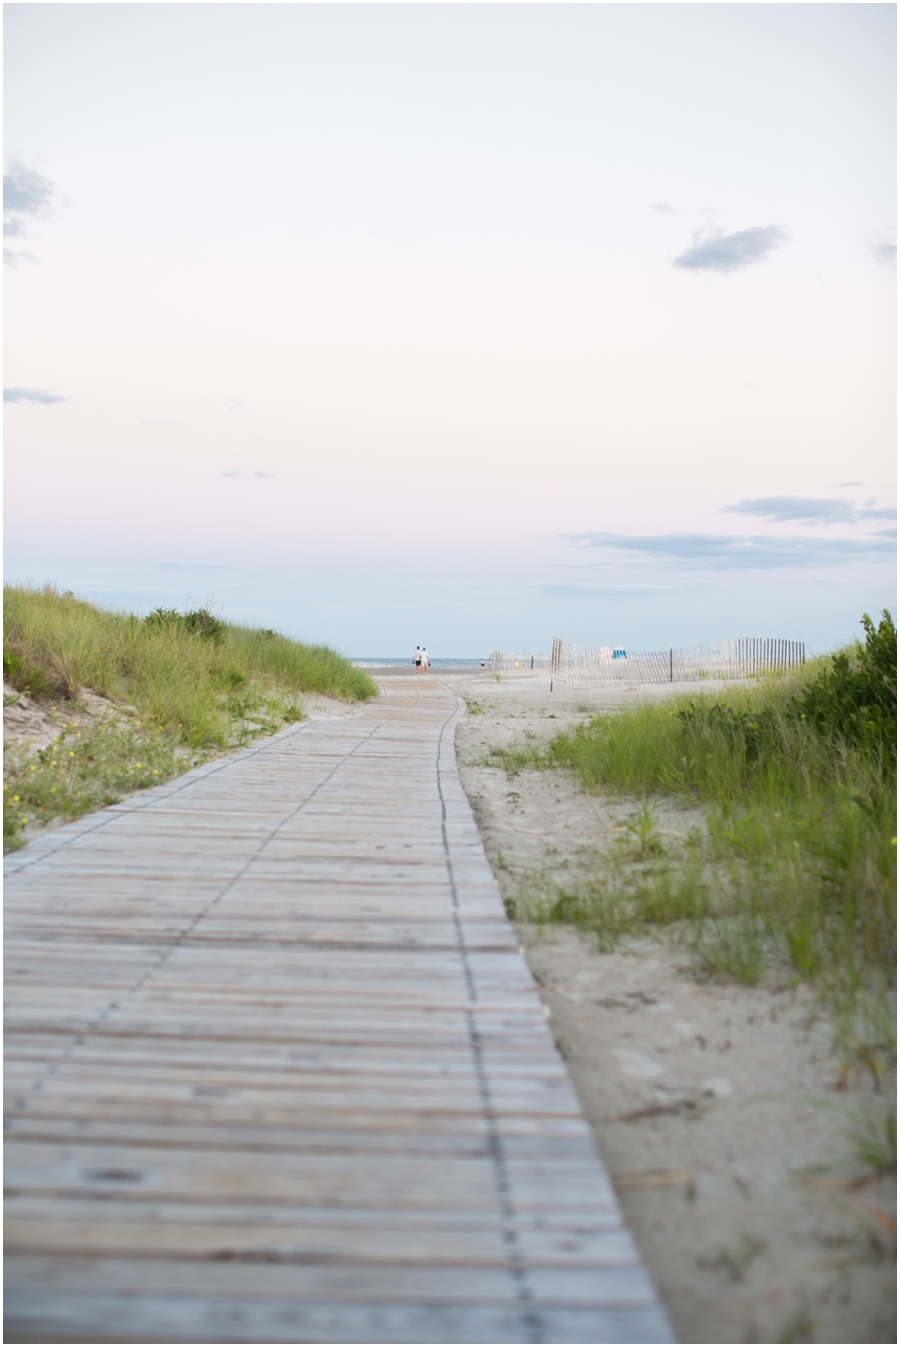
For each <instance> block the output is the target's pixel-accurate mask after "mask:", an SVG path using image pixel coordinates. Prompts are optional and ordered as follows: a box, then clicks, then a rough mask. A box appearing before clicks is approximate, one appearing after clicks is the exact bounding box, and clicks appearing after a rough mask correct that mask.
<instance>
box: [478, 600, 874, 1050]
mask: <svg viewBox="0 0 900 1347" xmlns="http://www.w3.org/2000/svg"><path fill="white" fill-rule="evenodd" d="M863 621H864V624H865V627H866V638H865V642H864V643H857V644H856V645H854V646H853V647H850V648H848V649H847V650H844V651H842V652H840V653H839V654H837V655H835V656H831V657H829V658H826V659H822V660H818V661H813V662H811V663H810V664H808V665H807V666H806V667H805V669H804V670H802V671H801V672H799V673H798V674H796V675H794V676H789V677H784V678H772V677H768V678H762V679H759V680H755V681H754V682H752V683H747V684H744V685H739V686H734V687H731V688H729V689H728V691H727V692H724V693H717V694H697V693H691V694H686V695H682V696H678V697H674V698H672V699H671V700H668V701H665V702H643V703H638V704H637V705H635V706H632V707H629V708H627V709H624V710H622V711H620V712H618V713H615V714H603V715H596V716H593V717H592V718H590V719H588V720H586V721H585V722H584V723H583V724H581V725H579V726H577V727H576V728H575V729H573V730H571V731H569V732H567V733H562V734H560V735H558V736H557V737H556V738H555V739H553V740H552V742H551V743H550V744H549V746H547V747H546V748H541V747H539V746H537V745H533V744H530V743H520V744H516V745H514V746H513V747H512V748H510V749H508V750H497V751H494V752H493V753H491V754H490V755H488V759H487V761H489V762H492V763H494V764H496V765H498V766H505V767H506V768H507V770H508V771H510V772H516V771H518V770H521V769H522V768H526V767H538V768H557V769H563V770H566V771H568V772H570V773H572V775H573V776H574V777H575V779H576V780H577V781H578V783H579V784H580V785H581V786H582V788H583V789H584V790H586V791H589V792H594V793H604V794H607V795H610V794H612V795H613V796H615V795H619V796H622V797H626V798H627V800H628V801H629V808H630V809H631V818H630V820H629V822H628V824H627V827H626V829H625V830H624V833H623V835H622V837H621V838H620V840H619V841H618V842H615V843H613V844H612V845H611V846H608V847H606V848H605V850H604V849H602V848H601V849H600V851H599V852H598V858H597V860H596V862H595V863H594V864H593V865H592V866H588V867H587V868H585V869H583V870H581V871H580V872H579V873H578V874H577V875H576V876H574V877H573V880H572V882H571V883H566V884H564V885H560V884H559V883H558V882H550V883H542V882H541V881H540V877H539V876H538V877H532V879H531V881H530V882H529V883H528V884H526V885H525V886H524V888H523V891H522V897H521V901H520V902H519V904H518V910H519V912H520V914H521V915H523V916H528V917H531V918H532V919H536V920H539V921H565V922H569V923H572V924H574V925H576V926H578V927H580V928H582V929H583V930H585V931H588V932H590V933H592V935H593V936H594V937H595V938H596V939H597V940H598V941H599V942H600V944H601V946H605V947H607V948H608V947H610V946H611V945H612V944H614V943H615V941H616V940H618V939H619V938H620V937H621V936H622V935H625V934H628V933H634V932H639V931H648V930H650V929H652V928H654V927H656V928H658V927H660V926H667V927H669V929H670V932H671V933H674V934H676V935H677V936H678V937H679V938H681V939H683V940H684V941H685V942H686V943H687V945H688V946H689V948H690V949H691V952H692V955H693V959H694V962H695V966H696V968H697V971H698V973H700V974H701V975H703V976H718V977H723V978H728V979H733V980H739V981H744V982H748V983H754V982H757V981H760V980H762V979H768V980H770V981H775V982H780V983H784V982H785V981H788V982H790V981H806V982H808V983H810V984H812V985H814V986H816V987H817V988H818V989H819V990H820V991H821V992H822V993H823V994H824V995H825V996H826V998H827V1000H828V1003H829V1006H830V1009H831V1010H832V1012H833V1013H834V1016H835V1022H836V1023H837V1024H838V1025H839V1027H840V1035H841V1038H842V1042H843V1044H844V1048H845V1051H846V1052H847V1054H848V1060H849V1059H853V1058H860V1059H862V1060H864V1061H865V1062H866V1063H867V1065H869V1066H870V1067H871V1069H872V1070H873V1071H876V1072H877V1070H878V1069H880V1068H879V1063H882V1064H883V1063H884V1061H885V1059H886V1057H887V1056H890V1055H891V1054H892V1052H893V1043H894V1031H893V991H894V970H895V958H896V902H895V898H896V874H897V828H896V804H897V785H896V782H897V770H896V761H897V760H896V729H897V710H896V691H897V636H896V631H895V629H894V625H893V622H892V620H891V618H890V615H889V614H888V613H885V614H884V616H883V618H882V620H881V622H880V624H879V626H878V627H877V628H876V627H875V625H874V624H873V623H872V622H870V621H869V619H868V618H864V619H863ZM663 803H665V804H667V805H671V804H678V803H683V804H686V805H690V806H693V807H696V806H698V805H699V806H700V808H701V811H702V817H703V819H704V826H703V827H697V828H695V829H693V830H692V831H690V832H688V833H685V834H684V835H682V836H680V837H679V836H678V835H677V834H676V835H674V837H673V834H672V833H671V832H663V831H662V830H661V829H660V827H659V826H658V821H657V816H658V813H659V809H660V806H661V805H662V804H663ZM635 805H637V809H636V810H635Z"/></svg>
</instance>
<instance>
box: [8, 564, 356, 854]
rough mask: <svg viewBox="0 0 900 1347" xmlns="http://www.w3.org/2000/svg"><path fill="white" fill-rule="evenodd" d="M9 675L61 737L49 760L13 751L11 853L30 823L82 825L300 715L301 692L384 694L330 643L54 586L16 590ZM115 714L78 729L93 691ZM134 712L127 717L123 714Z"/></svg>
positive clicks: (346, 696)
mask: <svg viewBox="0 0 900 1347" xmlns="http://www.w3.org/2000/svg"><path fill="white" fill-rule="evenodd" d="M3 672H4V678H5V679H6V680H7V681H8V682H10V683H11V684H12V685H13V687H14V688H15V689H16V691H17V693H20V694H22V693H24V694H28V695H29V696H31V697H33V698H35V699H37V700H38V701H39V702H44V703H47V704H51V705H54V706H55V707H56V708H57V709H58V710H59V712H60V720H61V731H60V735H59V737H58V739H57V741H56V742H55V744H54V745H52V746H51V747H50V748H48V749H43V750H41V751H40V752H39V753H38V754H37V755H28V754H27V753H26V752H25V751H23V750H16V749H10V750H9V751H8V752H7V754H6V764H5V785H4V844H5V846H7V847H9V846H16V845H20V844H21V840H22V829H23V826H24V823H25V821H31V822H46V821H48V820H50V819H52V818H56V817H60V816H63V817H66V818H76V817H78V816H79V815H80V814H83V813H85V812H86V811H87V810H89V809H92V808H97V807H99V806H101V805H103V804H109V803H112V802H113V801H114V800H116V799H120V798H121V797H122V795H124V794H127V793H128V792H129V791H131V790H135V789H139V788H140V787H142V786H147V785H150V784H153V783H155V782H158V781H163V780H165V779H166V778H167V777H170V776H172V775H174V774H175V773H177V772H179V771H184V770H186V769H187V768H188V767H190V766H192V765H194V764H195V763H196V762H198V761H201V760H203V759H204V758H206V757H209V756H210V755H211V754H214V753H216V752H222V751H223V750H225V749H228V748H234V747H239V746H240V745H242V744H244V743H248V742H249V741H250V740H252V739H254V738H256V737H258V736H259V735H263V734H271V733H274V732H275V731H276V730H277V729H279V728H281V727H282V726H283V725H284V724H285V723H290V722H291V721H295V720H299V719H301V718H302V715H303V712H302V696H303V694H310V693H322V694H324V695H326V696H329V697H336V698H340V699H342V700H344V701H348V702H352V701H359V700H362V699H364V698H367V697H371V696H374V695H375V693H376V691H377V689H376V687H375V684H374V683H373V682H372V680H371V678H369V676H368V675H367V674H366V673H364V671H363V670H361V669H355V668H354V667H353V666H352V665H351V664H350V663H349V662H348V661H347V660H346V659H344V658H342V656H340V655H338V654H337V653H336V652H335V651H334V650H331V649H329V648H328V647H327V646H312V645H305V644H303V643H302V642H300V641H293V640H290V639H289V638H288V637H286V636H280V635H279V634H278V633H277V632H274V631H270V630H267V629H262V628H253V627H244V626H238V625H235V624H232V623H226V622H222V621H221V620H220V619H218V618H216V617H214V616H213V615H212V614H210V613H209V612H207V611H206V610H205V609H199V610H197V611H195V612H193V613H187V614H179V613H177V612H176V611H175V610H162V609H157V611H156V612H155V613H152V614H151V615H150V616H149V617H147V618H143V619H142V618H140V617H136V616H134V615H133V614H128V613H119V612H111V611H108V610H105V609H102V608H98V607H96V606H95V605H93V604H90V603H86V602H84V601H83V600H81V599H76V598H75V597H74V596H73V595H71V594H60V593H59V592H58V591H57V590H55V589H53V588H52V587H47V588H45V589H34V588H27V587H7V588H6V589H5V590H4V629H3ZM83 689H86V690H88V691H91V692H94V693H98V694H99V695H101V696H103V697H106V698H109V699H110V701H111V703H114V704H115V707H116V708H119V709H118V711H116V710H115V709H114V708H113V707H111V708H110V715H109V716H108V717H107V718H106V719H105V720H103V721H101V723H100V724H98V725H97V726H96V727H95V728H93V729H90V730H88V729H84V728H80V726H79V723H78V717H77V716H75V715H74V714H73V718H72V719H69V718H68V713H69V712H70V711H71V712H72V713H74V712H75V711H76V709H77V703H78V698H79V695H80V694H81V692H82V690H83ZM122 708H124V709H122Z"/></svg>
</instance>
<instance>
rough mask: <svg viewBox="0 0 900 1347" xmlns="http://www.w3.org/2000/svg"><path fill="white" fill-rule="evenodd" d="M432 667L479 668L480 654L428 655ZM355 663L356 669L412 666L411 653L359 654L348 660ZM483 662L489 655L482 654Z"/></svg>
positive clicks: (487, 659) (487, 661)
mask: <svg viewBox="0 0 900 1347" xmlns="http://www.w3.org/2000/svg"><path fill="white" fill-rule="evenodd" d="M428 659H429V663H430V666H431V668H432V669H480V668H481V660H482V656H481V655H473V656H472V658H471V659H435V658H434V657H433V656H431V655H429V656H428ZM350 662H351V664H355V665H356V667H357V669H388V668H398V669H399V668H405V667H406V666H407V665H408V666H409V667H410V668H412V655H389V656H386V657H385V658H384V659H376V658H375V656H374V655H361V656H359V658H358V659H353V660H351V661H350ZM484 662H485V664H486V665H487V664H489V663H490V656H489V655H485V656H484Z"/></svg>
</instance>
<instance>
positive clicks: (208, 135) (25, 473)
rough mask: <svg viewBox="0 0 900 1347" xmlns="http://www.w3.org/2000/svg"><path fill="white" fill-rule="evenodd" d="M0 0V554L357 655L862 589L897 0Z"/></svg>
mask: <svg viewBox="0 0 900 1347" xmlns="http://www.w3.org/2000/svg"><path fill="white" fill-rule="evenodd" d="M5 14H6V17H5V56H6V63H7V71H6V109H5V119H6V120H5V125H6V143H5V153H6V160H5V178H4V234H5V261H6V268H5V280H6V346H5V355H6V365H5V371H4V403H5V405H4V414H5V422H6V503H7V513H6V547H7V551H6V574H7V578H8V579H10V580H14V581H17V580H33V581H36V582H41V583H43V582H45V581H52V582H55V583H57V584H59V585H61V586H63V587H71V588H73V589H75V590H76V592H78V593H81V594H84V595H86V596H88V597H92V598H94V599H96V600H98V601H101V602H104V603H108V604H111V605H115V606H123V607H129V608H130V607H135V608H138V609H141V610H146V609H148V608H149V607H152V606H154V605H156V604H158V603H164V604H166V605H169V604H179V605H180V604H185V603H188V602H190V603H195V602H198V601H199V602H204V601H206V600H210V601H213V602H215V603H216V605H217V606H218V609H219V611H221V612H222V613H223V615H225V616H226V617H232V618H235V619H238V620H245V621H250V622H259V623H260V624H261V625H264V626H277V627H280V628H281V629H283V630H285V631H288V632H290V633H291V634H293V635H297V636H301V637H307V638H310V639H315V640H326V641H328V642H330V643H332V644H335V645H336V646H338V647H339V648H341V649H343V650H345V651H347V652H349V653H351V654H359V655H364V654H394V653H399V654H402V653H405V651H406V649H407V647H410V646H411V645H415V644H416V643H417V642H419V641H423V640H424V641H425V642H426V643H427V644H428V647H429V650H430V651H432V652H433V653H434V654H436V655H440V654H444V655H448V656H453V655H465V654H473V655H474V654H481V653H483V652H484V651H486V650H488V649H490V648H491V647H492V646H499V647H506V648H509V647H517V648H529V647H530V648H538V649H546V648H548V646H549V643H550V640H551V639H552V637H553V636H554V635H560V636H563V637H564V638H567V639H569V640H573V641H576V642H578V643H580V644H591V645H605V644H620V643H627V644H629V645H632V646H636V647H640V646H644V647H647V648H655V647H658V646H660V645H667V644H669V643H670V642H672V643H674V644H676V645H678V644H682V643H684V644H687V643H692V642H695V641H700V640H706V639H718V638H723V637H729V636H739V635H760V636H784V637H793V638H799V639H803V640H806V641H807V642H808V643H809V644H810V645H811V646H812V647H813V648H816V649H821V648H826V647H828V646H832V645H834V644H837V643H840V642H841V641H843V640H846V639H847V638H848V637H850V636H852V635H853V634H855V632H856V629H857V623H858V620H859V616H860V614H861V613H862V611H863V610H864V609H866V610H868V611H870V612H873V613H875V612H877V611H879V610H880V608H881V607H883V606H889V607H890V608H891V609H892V610H893V608H894V604H895V592H896V591H895V557H894V546H895V544H894V538H895V533H894V529H895V515H894V513H893V508H894V504H895V478H894V458H895V454H894V446H895V359H896V357H895V338H894V333H895V303H896V300H895V290H896V234H895V224H896V220H895V204H894V203H895V153H896V149H895V124H896V120H895V103H896V91H895V85H896V81H895V55H894V54H895V38H894V25H895V9H894V7H893V6H888V5H802V6H796V5H789V6H782V5H733V6H732V5H696V6H682V5H662V6H660V5H627V6H621V5H585V6H544V5H540V6H520V5H503V6H480V5H471V6H469V5H460V6H452V5H451V6H447V5H442V6H428V5H414V6H356V5H339V6H338V5H336V6H318V5H316V6H304V5H260V6H245V5H227V6H220V5H215V4H213V5H202V6H201V5H190V6H178V5H166V6H150V5H134V6H132V5H115V4H113V5H97V6H95V5H77V4H76V5H10V6H7V7H6V11H5Z"/></svg>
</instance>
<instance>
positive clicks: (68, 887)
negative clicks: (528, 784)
mask: <svg viewBox="0 0 900 1347" xmlns="http://www.w3.org/2000/svg"><path fill="white" fill-rule="evenodd" d="M384 689H385V695H383V696H382V697H380V698H379V699H378V701H377V702H376V703H373V704H371V705H368V706H366V707H364V708H362V710H361V712H360V713H359V714H357V715H353V716H348V717H347V718H346V719H340V720H330V721H318V722H315V723H312V724H303V725H301V726H299V727H292V728H291V729H290V730H288V731H287V732H285V733H283V734H281V735H278V736H275V737H274V738H273V739H270V740H268V741H266V742H265V743H263V744H260V745H257V746H255V747H254V748H252V749H248V750H246V751H244V752H242V753H239V754H236V755H233V756H232V757H230V758H229V759H227V760H225V761H219V762H217V763H213V764H207V765H206V766H204V767H202V768H200V769H198V770H196V771H194V772H191V773H190V774H188V775H187V776H185V777H182V778H180V779H179V780H178V781H175V782H169V783H167V784H166V785H164V786H159V787H156V788H154V789H152V790H150V791H146V792H143V793H141V794H140V795H137V796H134V797H132V798H131V799H130V800H126V801H123V802H122V803H121V804H119V805H117V806H114V807H113V808H111V809H107V810H104V811H102V812H101V813H99V814H94V815H91V816H90V817H89V818H85V819H80V820H79V821H78V822H77V823H74V824H71V825H68V826H67V827H64V828H60V829H59V830H57V831H56V832H54V833H52V834H50V835H48V836H45V837H43V838H41V839H39V840H38V841H36V842H34V843H32V844H31V845H30V846H29V847H28V848H26V849H25V850H24V851H22V852H18V853H15V854H14V855H12V856H10V857H8V858H7V861H6V863H5V870H6V875H7V880H6V885H7V887H6V894H7V897H6V917H7V940H6V957H7V971H6V989H7V1002H8V1004H7V1069H6V1101H7V1102H6V1116H7V1159H6V1183H7V1193H8V1195H7V1210H6V1245H7V1263H6V1287H5V1290H6V1341H8V1342H39V1341H40V1342H113V1341H117V1342H670V1341H672V1337H671V1330H670V1328H669V1326H668V1323H667V1320H666V1317H665V1314H664V1312H663V1310H662V1309H661V1307H660V1305H659V1302H658V1300H657V1297H656V1295H655V1292H654V1289H653V1287H652V1285H651V1284H650V1281H649V1279H648V1277H647V1275H646V1273H645V1271H644V1269H643V1267H642V1265H641V1262H640V1259H639V1257H638V1255H637V1252H636V1250H635V1248H634V1244H633V1242H632V1240H631V1238H630V1236H629V1234H628V1231H627V1230H626V1229H625V1228H624V1226H623V1224H622V1219H621V1214H620V1212H619V1208H618V1205H617V1203H616V1199H615V1196H614V1194H613V1191H612V1188H611V1186H610V1183H609V1180H608V1178H607V1175H606V1173H605V1171H604V1169H603V1167H602V1165H601V1164H600V1162H599V1160H598V1159H597V1156H596V1153H595V1151H594V1148H593V1144H592V1141H591V1137H590V1134H589V1132H588V1129H587V1125H586V1123H585V1121H584V1118H583V1116H582V1114H581V1110H580V1108H579V1105H578V1101H577V1099H576V1097H575V1094H574V1091H573V1089H572V1086H571V1083H570V1081H569V1078H568V1075H567V1073H566V1070H565V1067H564V1065H563V1063H562V1061H561V1059H560V1057H559V1055H558V1053H557V1052H556V1049H555V1047H554V1044H553V1040H552V1038H551V1036H550V1033H549V1031H548V1028H547V1025H546V1023H545V1021H544V1018H543V1015H542V1011H541V1007H540V1003H539V1001H538V998H537V996H536V994H535V991H534V988H533V985H532V981H531V977H530V974H529V973H528V970H527V968H526V966H525V963H524V961H523V959H522V958H521V956H520V954H519V952H518V949H517V946H516V941H515V938H514V933H513V931H512V928H511V927H510V925H509V923H508V922H507V920H506V917H505V914H504V912H503V908H502V904H501V902H500V897H499V894H498V892H497V889H496V886H495V884H494V881H493V877H492V875H491V873H490V870H489V868H488V865H487V862H486V860H485V857H484V853H483V850H482V848H481V843H480V840H479V837H478V833H477V830H476V828H475V824H474V821H473V819H472V816H471V812H470V810H469V807H468V803H467V801H466V799H465V796H464V794H463V792H462V788H461V786H460V783H459V779H458V776H457V772H456V762H455V755H454V749H453V733H454V729H455V725H456V721H457V719H458V717H459V715H460V713H461V710H462V708H461V706H460V704H459V703H458V702H457V700H456V698H455V697H454V696H453V694H452V693H450V692H448V691H447V690H446V689H444V688H442V687H441V686H440V685H439V684H437V683H436V682H428V683H427V684H426V683H425V680H421V682H418V681H417V682H415V683H414V684H413V685H412V686H411V685H410V682H409V681H408V680H401V679H397V680H395V681H393V682H392V681H391V680H390V679H387V680H385V684H384Z"/></svg>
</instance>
